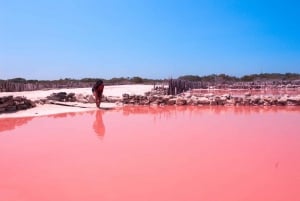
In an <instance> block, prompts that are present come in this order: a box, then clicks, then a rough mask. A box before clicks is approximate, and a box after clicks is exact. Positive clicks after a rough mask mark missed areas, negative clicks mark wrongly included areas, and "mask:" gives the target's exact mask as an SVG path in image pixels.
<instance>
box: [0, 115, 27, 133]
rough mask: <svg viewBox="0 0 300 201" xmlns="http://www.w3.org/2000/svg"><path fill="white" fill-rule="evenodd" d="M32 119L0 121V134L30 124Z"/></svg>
mask: <svg viewBox="0 0 300 201" xmlns="http://www.w3.org/2000/svg"><path fill="white" fill-rule="evenodd" d="M32 119H33V117H26V118H7V119H0V132H3V131H7V130H14V129H15V128H17V127H19V126H23V125H25V124H27V123H28V122H30V121H31V120H32Z"/></svg>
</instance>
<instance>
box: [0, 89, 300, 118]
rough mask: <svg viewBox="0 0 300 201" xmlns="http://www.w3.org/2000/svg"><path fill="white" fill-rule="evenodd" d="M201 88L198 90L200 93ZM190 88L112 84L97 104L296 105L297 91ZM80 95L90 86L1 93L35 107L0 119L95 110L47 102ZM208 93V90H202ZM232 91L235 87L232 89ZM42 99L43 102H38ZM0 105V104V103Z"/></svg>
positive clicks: (299, 100) (90, 106)
mask: <svg viewBox="0 0 300 201" xmlns="http://www.w3.org/2000/svg"><path fill="white" fill-rule="evenodd" d="M200 91H202V92H200ZM200 91H199V90H192V91H189V92H184V93H182V94H178V95H163V93H164V91H163V90H162V91H160V90H153V85H142V84H140V85H113V86H105V89H104V92H103V95H104V100H103V102H102V103H101V107H102V108H103V109H118V108H122V107H125V106H127V105H128V106H132V105H135V106H149V107H157V106H158V107H160V106H172V105H174V106H199V107H201V106H211V107H214V106H221V107H230V106H231V107H239V106H249V107H280V106H283V107H289V106H292V107H293V106H296V107H299V106H300V94H299V93H298V91H296V93H293V94H291V95H288V94H286V93H282V94H281V93H280V94H278V93H276V92H278V91H279V90H278V91H273V94H272V95H270V94H263V91H260V92H261V94H260V93H257V92H259V91H245V90H242V91H240V93H237V94H235V93H232V91H231V90H214V91H212V90H200ZM62 92H63V93H65V94H71V93H73V94H80V97H83V96H86V97H88V99H91V98H92V97H91V96H92V95H91V94H92V93H91V89H90V88H71V89H51V90H38V91H23V92H1V93H0V98H1V97H5V96H14V97H18V96H22V97H25V98H27V99H29V100H30V101H33V102H34V103H35V105H36V106H35V107H32V108H29V109H26V110H18V111H14V112H2V113H0V119H2V118H20V117H36V116H47V115H53V114H61V113H70V112H85V111H94V110H98V108H97V107H96V105H95V103H94V102H93V100H90V101H87V102H85V103H83V102H80V101H78V100H75V101H72V102H60V101H49V100H47V99H46V97H50V96H51V94H55V93H62ZM205 92H208V93H205ZM235 92H236V90H235ZM280 92H282V91H280ZM41 100H43V101H41ZM0 105H1V104H0Z"/></svg>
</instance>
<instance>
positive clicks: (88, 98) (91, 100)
mask: <svg viewBox="0 0 300 201" xmlns="http://www.w3.org/2000/svg"><path fill="white" fill-rule="evenodd" d="M87 102H88V103H95V102H96V100H95V97H94V96H93V95H89V96H88V97H87Z"/></svg>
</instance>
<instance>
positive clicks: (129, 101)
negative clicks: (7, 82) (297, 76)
mask: <svg viewBox="0 0 300 201" xmlns="http://www.w3.org/2000/svg"><path fill="white" fill-rule="evenodd" d="M49 101H59V102H80V103H94V102H95V98H94V97H93V96H92V95H82V94H75V93H69V94H67V93H65V92H60V93H54V94H52V95H50V96H48V97H47V98H46V99H43V100H40V101H38V102H37V103H49ZM102 102H110V103H118V104H124V105H151V106H152V105H153V106H155V105H157V106H163V105H228V106H243V105H244V106H258V105H262V106H271V105H274V106H289V105H290V106H298V105H299V106H300V95H293V96H291V95H251V93H245V94H243V95H231V94H229V93H228V94H223V95H215V94H212V93H208V94H194V95H191V94H189V93H182V94H179V95H176V96H175V95H163V94H161V93H158V92H157V91H152V92H147V93H146V94H145V95H130V94H123V96H122V97H112V96H103V98H102Z"/></svg>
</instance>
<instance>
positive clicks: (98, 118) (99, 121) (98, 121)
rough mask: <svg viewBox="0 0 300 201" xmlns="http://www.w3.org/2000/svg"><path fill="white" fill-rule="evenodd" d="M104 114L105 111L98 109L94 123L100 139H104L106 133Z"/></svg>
mask: <svg viewBox="0 0 300 201" xmlns="http://www.w3.org/2000/svg"><path fill="white" fill-rule="evenodd" d="M102 115H103V111H101V110H97V111H96V119H95V121H94V124H93V128H94V131H95V133H96V134H97V135H98V136H99V137H100V139H103V137H104V134H105V126H104V123H103V120H102Z"/></svg>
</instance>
